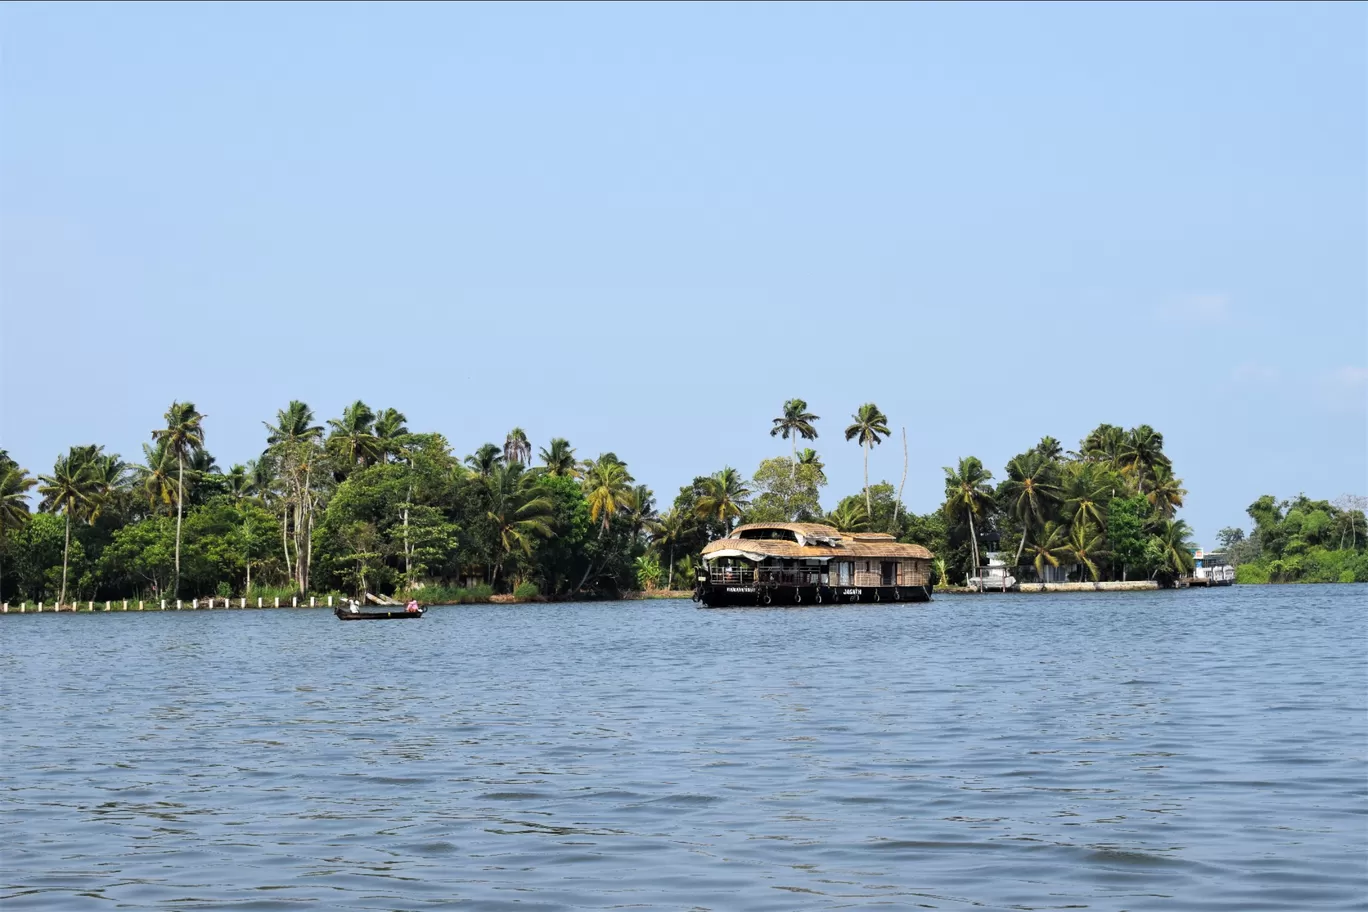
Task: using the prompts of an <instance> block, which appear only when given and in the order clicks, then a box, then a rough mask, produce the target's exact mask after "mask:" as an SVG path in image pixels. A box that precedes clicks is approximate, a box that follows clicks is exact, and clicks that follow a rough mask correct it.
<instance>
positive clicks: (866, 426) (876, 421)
mask: <svg viewBox="0 0 1368 912" xmlns="http://www.w3.org/2000/svg"><path fill="white" fill-rule="evenodd" d="M851 417H852V418H854V422H855V423H854V424H852V425H850V427H848V428H846V429H845V439H846V440H858V441H859V442H860V446H862V447H864V482H865V511H866V512H867V513H868V514H869V515H870V516H873V515H874V501H873V498H871V497H870V494H869V449H870V447H872V446H874V445H875V444H878V443H880V442H882V440H883V438H885V437H887V436H888V435H889V434H891V433H893V432H892V431H890V430H889V429H888V416H887V415H885V414H884V413H883V412H881V411H879V407H878V406H877V405H875V404H874V403H872V402H866V403H865V404H864V405H862V406H860V410H859V411H858V412H856V413H855V414H854V415H853V416H851Z"/></svg>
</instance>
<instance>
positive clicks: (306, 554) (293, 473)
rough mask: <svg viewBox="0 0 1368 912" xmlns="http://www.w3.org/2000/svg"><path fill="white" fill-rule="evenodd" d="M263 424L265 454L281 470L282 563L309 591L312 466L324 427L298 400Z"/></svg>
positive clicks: (297, 584)
mask: <svg viewBox="0 0 1368 912" xmlns="http://www.w3.org/2000/svg"><path fill="white" fill-rule="evenodd" d="M262 424H264V425H266V432H267V434H266V444H267V449H266V453H267V454H268V455H269V456H270V458H271V462H272V464H274V465H275V466H276V468H277V470H278V471H279V472H280V474H281V477H282V480H283V481H284V484H285V487H286V496H285V497H283V498H282V499H281V501H280V505H281V508H282V511H283V513H282V518H281V524H280V527H281V528H280V534H281V536H282V543H283V544H284V547H285V564H286V566H287V567H290V565H291V564H292V563H293V571H294V585H295V588H296V589H297V590H298V591H300V592H307V591H308V590H309V568H310V564H311V559H312V557H313V509H314V496H313V468H314V464H315V462H316V461H317V455H318V451H319V441H320V440H321V439H322V437H323V427H322V426H321V425H317V424H314V413H313V409H311V408H309V406H308V405H307V404H305V403H303V402H301V401H299V400H298V399H292V400H291V401H290V404H289V405H288V406H287V407H286V408H284V409H282V410H279V411H277V412H276V423H275V424H271V423H270V422H268V421H263V422H262ZM287 526H292V529H293V537H294V544H295V553H294V559H293V561H291V558H290V551H289V546H288V540H289V539H288V537H286V536H287V534H288V533H287V528H286V527H287Z"/></svg>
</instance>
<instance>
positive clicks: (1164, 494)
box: [1145, 464, 1187, 519]
mask: <svg viewBox="0 0 1368 912" xmlns="http://www.w3.org/2000/svg"><path fill="white" fill-rule="evenodd" d="M1186 494H1187V491H1186V490H1184V488H1183V482H1182V480H1181V479H1178V478H1174V477H1173V469H1172V468H1171V467H1170V466H1168V465H1164V464H1160V465H1156V466H1155V467H1154V470H1153V473H1152V474H1151V476H1150V489H1149V493H1148V494H1146V495H1145V498H1146V499H1147V500H1148V501H1149V502H1150V504H1151V505H1152V506H1153V507H1154V512H1155V513H1157V514H1159V515H1160V516H1162V517H1163V518H1164V519H1173V514H1174V512H1175V511H1176V510H1177V509H1178V508H1179V507H1181V506H1182V505H1183V497H1184V496H1185V495H1186Z"/></svg>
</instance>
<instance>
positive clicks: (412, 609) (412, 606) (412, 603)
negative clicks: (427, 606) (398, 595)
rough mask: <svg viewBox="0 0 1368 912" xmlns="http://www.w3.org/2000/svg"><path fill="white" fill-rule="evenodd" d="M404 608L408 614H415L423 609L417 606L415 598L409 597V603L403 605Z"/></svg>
mask: <svg viewBox="0 0 1368 912" xmlns="http://www.w3.org/2000/svg"><path fill="white" fill-rule="evenodd" d="M404 610H405V611H407V612H408V613H409V614H417V613H418V612H420V611H422V610H423V609H421V608H419V607H418V600H417V599H409V603H408V604H407V605H405V606H404Z"/></svg>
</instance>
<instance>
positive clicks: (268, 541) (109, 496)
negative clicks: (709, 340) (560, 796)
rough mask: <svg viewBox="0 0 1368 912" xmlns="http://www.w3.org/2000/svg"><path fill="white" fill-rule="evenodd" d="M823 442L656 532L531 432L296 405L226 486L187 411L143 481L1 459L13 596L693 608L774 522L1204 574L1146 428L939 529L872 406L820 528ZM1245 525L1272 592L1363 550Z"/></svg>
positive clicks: (1031, 471)
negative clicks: (856, 459)
mask: <svg viewBox="0 0 1368 912" xmlns="http://www.w3.org/2000/svg"><path fill="white" fill-rule="evenodd" d="M819 422H820V418H819V416H817V415H815V414H812V413H811V412H810V411H809V410H808V407H807V403H805V402H804V401H803V400H801V399H791V400H789V401H787V402H785V403H784V406H783V410H782V414H781V415H780V416H779V417H778V418H775V419H774V421H773V426H772V428H770V433H771V435H772V436H775V437H778V438H781V439H783V440H785V441H787V442H788V443H789V453H788V454H787V455H783V456H776V457H774V458H772V459H767V460H764V461H763V462H762V463H761V464H760V466H759V467H758V468H757V469H756V471H755V472H754V473H753V474H752V475H750V476H747V475H745V474H744V473H742V472H740V471H738V470H736V469H734V468H731V467H729V466H728V467H724V468H722V469H721V470H719V471H716V472H713V473H711V474H706V475H699V476H697V477H696V478H694V479H693V480H692V481H691V482H690V483H689V484H686V485H684V486H683V487H681V488H680V489H679V491H678V493H677V494H676V496H675V498H674V500H673V502H672V503H671V505H670V506H669V508H668V509H665V510H664V511H663V512H661V511H659V510H658V509H657V505H656V497H655V494H654V493H653V492H652V490H651V489H650V488H649V487H647V486H646V485H644V484H641V483H639V482H638V481H637V480H636V479H635V478H634V477H633V476H632V474H631V471H630V470H629V468H628V465H627V463H626V462H624V461H623V460H622V459H620V458H619V457H618V456H617V455H616V454H615V453H611V452H609V453H601V454H599V455H598V456H596V457H593V458H582V457H580V456H579V455H578V454H577V453H576V451H575V449H574V447H572V446H571V444H570V443H569V441H567V440H565V439H563V438H555V439H552V440H551V441H549V442H548V443H547V445H546V446H544V447H540V448H534V446H533V444H532V442H531V441H529V440H528V438H527V435H526V433H525V432H524V431H522V430H521V429H519V428H514V429H513V430H512V431H510V432H509V433H508V434H507V436H506V437H505V439H504V441H503V444H502V445H499V444H497V443H493V442H491V443H487V444H484V445H483V446H481V447H479V448H478V449H477V450H476V451H475V452H474V453H471V454H469V455H467V456H465V457H463V458H462V457H458V456H456V455H455V454H454V453H453V452H452V449H451V446H450V444H449V443H448V442H447V440H446V439H445V438H444V437H443V436H442V435H441V434H437V433H420V432H414V431H412V430H410V429H409V428H408V426H407V419H406V418H405V416H404V415H403V413H402V412H399V411H398V410H396V409H393V408H387V409H383V410H380V411H375V410H373V409H371V408H370V407H369V406H367V405H366V404H365V403H364V402H360V401H358V402H355V403H353V404H351V405H349V406H348V407H347V408H345V409H344V410H343V412H342V415H341V416H340V417H337V418H334V419H330V420H328V421H325V422H319V421H317V420H316V418H315V415H314V413H313V411H312V410H311V409H310V408H309V407H308V406H307V405H306V404H305V403H303V402H298V401H295V402H291V403H290V404H289V405H288V406H287V407H286V408H284V409H282V410H280V411H279V412H277V414H276V416H275V418H274V420H273V421H268V422H263V425H264V432H265V433H264V444H265V446H264V448H263V450H262V452H261V454H260V456H258V457H257V458H256V459H254V460H251V461H249V462H247V463H245V464H241V465H232V466H230V467H229V468H228V469H227V470H226V471H225V470H223V469H222V468H221V467H220V466H219V465H218V463H217V461H216V460H215V459H214V457H213V456H212V455H211V454H210V452H209V450H208V449H207V447H206V431H205V421H204V416H202V415H201V414H200V413H199V412H198V411H197V410H196V409H195V407H194V405H193V404H191V403H184V402H176V403H173V404H172V405H171V407H170V408H169V409H168V410H167V413H166V415H165V420H164V423H163V425H162V426H161V427H158V428H155V429H153V430H152V431H151V432H150V434H149V441H150V442H149V443H148V444H144V446H143V451H142V461H141V462H138V463H129V462H125V461H124V460H123V459H122V458H121V457H120V456H118V455H117V454H111V453H106V452H105V451H104V449H103V448H102V447H100V446H97V445H83V446H76V447H72V448H71V449H70V450H69V451H68V452H67V453H64V454H62V455H61V456H60V457H58V459H57V460H56V462H55V463H54V465H53V469H52V471H51V473H49V474H42V475H38V476H37V477H34V476H33V475H32V474H31V473H29V472H28V471H27V470H26V469H24V468H21V467H20V466H18V465H17V464H16V463H15V462H14V461H13V460H12V459H10V458H9V457H8V455H7V454H5V453H4V451H0V595H3V597H4V598H5V599H8V600H11V601H14V600H20V599H29V600H40V599H44V600H53V599H57V600H60V601H63V602H69V601H73V600H78V599H106V598H130V597H146V598H159V597H160V598H175V597H200V596H206V595H218V596H229V595H232V596H237V595H254V594H271V593H274V594H291V593H297V594H307V593H326V592H346V593H361V592H366V591H370V592H381V593H386V594H389V593H402V592H405V591H410V590H419V589H422V590H424V591H425V592H426V593H427V594H428V596H429V597H432V598H440V597H443V595H444V594H445V595H452V590H453V589H463V590H465V591H468V592H475V593H484V594H486V595H487V594H488V593H491V592H495V591H504V592H516V593H518V594H519V595H523V596H530V595H532V594H536V593H540V594H543V595H546V596H550V597H569V596H590V595H600V596H602V595H612V594H615V593H618V592H621V591H624V590H628V589H636V588H676V587H679V588H689V587H690V586H691V585H692V579H693V572H694V562H695V561H696V560H697V557H698V554H699V552H700V551H701V550H702V548H703V546H704V545H706V544H707V542H709V541H711V540H712V539H714V538H717V537H719V536H722V535H725V534H726V533H727V532H728V531H729V530H730V529H731V528H733V527H735V526H736V525H737V524H738V523H741V522H771V521H818V522H826V523H830V524H831V525H834V526H836V527H837V528H839V529H841V530H843V531H847V532H860V531H872V532H886V533H890V534H892V535H893V536H895V537H896V538H897V539H898V540H900V541H904V542H914V543H918V544H923V545H925V546H927V547H928V548H930V549H931V550H932V551H934V552H935V553H936V554H937V555H938V558H939V560H938V561H937V577H938V582H940V583H942V584H943V583H945V582H947V581H948V582H951V583H958V582H962V581H963V580H964V579H965V578H966V577H968V576H972V575H973V574H974V572H975V568H976V567H979V566H982V565H983V563H984V562H985V560H986V558H985V550H987V549H996V550H998V551H999V552H1001V553H1002V555H1003V559H1004V561H1005V562H1006V563H1007V564H1008V565H1011V566H1016V567H1018V568H1020V569H1019V570H1018V571H1017V573H1018V576H1022V577H1030V576H1031V575H1035V576H1038V577H1044V576H1045V575H1047V574H1052V575H1054V576H1056V577H1058V576H1062V575H1067V576H1068V578H1071V579H1085V580H1086V579H1093V580H1097V579H1125V578H1137V577H1143V578H1161V579H1162V578H1173V577H1176V576H1180V575H1182V574H1184V573H1187V572H1190V571H1191V569H1192V554H1191V552H1192V547H1193V546H1192V545H1191V543H1190V542H1189V541H1188V537H1189V530H1188V528H1187V525H1186V524H1185V523H1184V522H1183V521H1182V520H1180V519H1178V518H1177V517H1176V513H1177V510H1178V508H1180V507H1181V506H1182V504H1183V497H1184V494H1185V493H1186V492H1185V491H1184V490H1183V487H1182V482H1181V481H1180V480H1179V479H1178V478H1177V477H1176V476H1175V474H1174V471H1173V466H1172V463H1171V462H1170V460H1169V459H1168V457H1167V456H1166V455H1165V454H1164V450H1163V436H1162V435H1161V434H1159V433H1158V432H1157V431H1155V430H1154V429H1153V428H1151V427H1149V426H1147V425H1141V426H1139V427H1136V428H1132V429H1131V430H1128V431H1127V430H1122V429H1121V428H1119V427H1115V426H1112V425H1108V424H1103V425H1100V426H1099V427H1098V428H1097V429H1096V430H1094V431H1093V432H1092V433H1091V434H1089V435H1088V436H1087V437H1086V438H1085V439H1084V440H1082V441H1081V442H1080V443H1079V447H1078V449H1077V450H1076V451H1068V452H1066V451H1065V450H1064V448H1063V447H1062V445H1061V444H1060V443H1059V442H1058V441H1057V440H1055V439H1054V438H1051V437H1045V438H1043V439H1042V440H1041V441H1040V442H1039V443H1038V444H1037V445H1035V446H1034V447H1032V448H1030V449H1028V450H1026V451H1025V452H1022V453H1020V454H1018V455H1016V456H1014V457H1013V458H1012V459H1011V460H1009V461H1008V463H1007V466H1006V469H1005V472H1004V477H1003V479H1002V480H1001V481H1000V482H999V483H997V484H996V485H994V484H993V481H994V479H993V476H992V473H991V472H989V471H988V470H987V469H986V468H985V467H984V466H983V464H982V462H981V461H980V460H978V459H977V458H975V457H972V456H969V457H965V458H963V459H961V460H959V462H958V464H957V465H956V466H953V467H948V468H946V469H945V499H944V502H943V503H942V505H941V507H940V509H938V510H936V511H933V512H932V513H929V514H925V515H916V514H912V513H909V512H908V511H907V510H906V509H905V508H904V507H903V504H902V484H905V482H906V430H905V429H904V430H903V431H902V439H903V445H904V449H903V453H904V459H903V475H902V482H901V483H900V484H899V487H898V488H897V489H895V488H894V487H893V485H892V484H891V483H889V482H887V481H880V482H876V483H870V481H869V474H868V473H869V458H868V457H869V454H870V452H871V451H872V449H873V448H874V447H876V446H879V445H880V444H881V443H882V442H884V441H885V440H886V439H888V438H889V437H891V436H892V429H891V428H890V426H889V420H888V417H887V416H886V415H885V414H884V413H883V412H882V411H881V410H880V409H879V408H878V406H877V405H875V404H874V403H865V404H864V405H862V406H860V407H859V408H858V409H857V410H856V411H855V412H854V414H853V415H852V416H851V418H850V423H849V424H848V425H847V426H846V427H845V429H844V439H845V440H846V441H847V442H849V443H853V444H855V445H857V446H859V447H860V449H861V451H862V456H863V463H864V472H865V484H864V487H863V488H862V489H861V490H860V491H858V492H855V493H852V494H850V495H848V496H846V497H843V498H841V499H840V500H839V501H837V503H836V505H835V507H834V508H833V509H832V510H830V511H829V512H827V511H824V510H823V509H822V506H821V500H822V496H821V495H822V490H823V488H825V486H826V484H827V478H826V471H825V466H824V463H823V460H822V457H821V456H820V455H819V454H818V452H817V451H816V450H814V449H812V448H811V447H807V446H803V447H802V448H800V447H799V444H800V442H801V443H803V444H807V443H808V442H811V441H815V440H817V438H818V436H819V434H818V429H817V427H818V423H819ZM534 449H536V455H535V456H534V455H533V454H534ZM35 495H36V497H37V511H36V512H34V511H32V509H31V507H32V500H33V499H34V496H35ZM1302 500H1304V498H1303V499H1302ZM1265 501H1267V502H1268V503H1266V504H1265ZM1256 508H1258V509H1257V510H1256ZM1250 514H1251V516H1253V517H1254V518H1255V520H1256V523H1257V528H1256V532H1255V534H1254V536H1253V537H1252V539H1251V540H1249V541H1248V542H1246V543H1245V544H1244V547H1245V549H1246V552H1248V549H1249V548H1251V547H1254V543H1257V547H1258V551H1257V552H1249V555H1250V557H1249V559H1250V560H1253V559H1255V558H1267V559H1268V560H1269V561H1280V562H1281V563H1279V564H1277V565H1276V566H1274V565H1272V564H1269V565H1268V566H1269V570H1268V571H1267V575H1268V576H1269V577H1271V578H1289V577H1295V575H1296V574H1298V573H1300V572H1303V571H1301V570H1299V569H1297V568H1299V567H1306V566H1309V565H1308V564H1307V563H1306V561H1307V560H1308V558H1307V555H1308V554H1310V553H1311V552H1309V551H1308V550H1307V549H1315V548H1328V547H1329V546H1330V542H1331V540H1332V539H1336V536H1338V539H1344V538H1345V534H1347V535H1348V537H1349V538H1348V541H1349V545H1348V547H1349V549H1350V550H1358V551H1361V550H1362V549H1363V547H1364V543H1365V541H1368V538H1366V537H1365V535H1364V532H1365V530H1364V529H1363V522H1362V515H1363V514H1362V510H1361V509H1360V510H1358V512H1357V513H1354V512H1353V511H1345V510H1342V509H1339V508H1335V507H1331V506H1329V505H1327V504H1324V503H1320V502H1316V503H1313V502H1310V501H1307V502H1305V503H1303V502H1301V501H1298V502H1296V503H1294V504H1290V505H1289V504H1282V505H1278V504H1274V503H1273V502H1272V499H1271V498H1263V499H1261V500H1260V501H1259V502H1258V503H1257V504H1256V505H1255V506H1254V507H1251V508H1250ZM1346 517H1348V518H1347V519H1346ZM1355 517H1356V518H1355ZM1346 523H1347V525H1346ZM1346 530H1347V533H1346ZM1240 537H1241V538H1242V537H1243V533H1240ZM1336 540H1337V539H1336ZM1337 547H1341V548H1342V547H1345V545H1344V544H1343V543H1340V544H1339V545H1337ZM1299 562H1300V563H1299Z"/></svg>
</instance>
